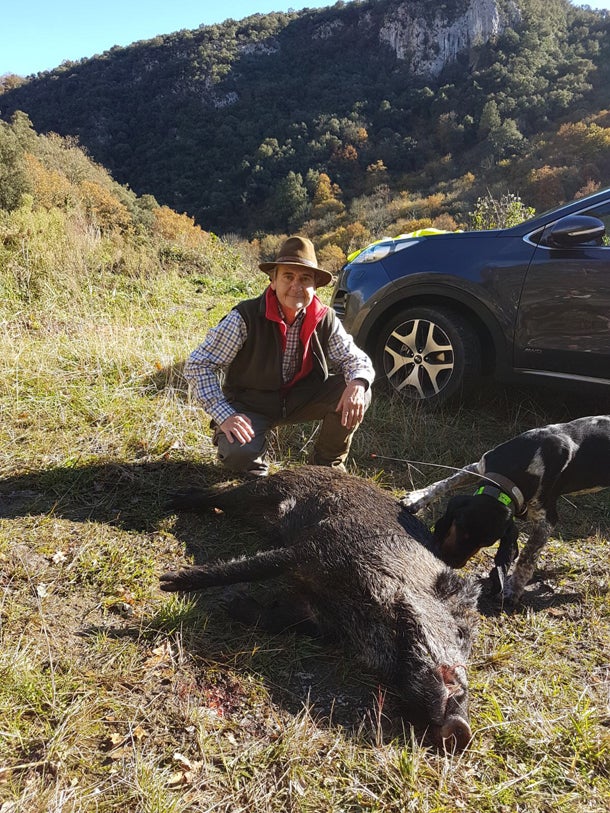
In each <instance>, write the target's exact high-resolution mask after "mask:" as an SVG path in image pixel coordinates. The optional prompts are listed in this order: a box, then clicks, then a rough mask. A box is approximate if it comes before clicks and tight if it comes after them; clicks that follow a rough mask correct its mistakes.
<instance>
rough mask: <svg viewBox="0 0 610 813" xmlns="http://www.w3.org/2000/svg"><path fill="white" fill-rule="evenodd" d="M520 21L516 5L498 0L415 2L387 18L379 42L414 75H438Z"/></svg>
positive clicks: (395, 9)
mask: <svg viewBox="0 0 610 813" xmlns="http://www.w3.org/2000/svg"><path fill="white" fill-rule="evenodd" d="M452 7H453V10H452ZM519 19H520V12H519V9H518V7H517V6H516V5H515V4H514V3H509V4H508V5H507V4H506V3H504V4H502V5H501V4H500V3H499V2H498V0H465V2H463V3H453V4H450V3H445V4H439V5H436V4H434V5H433V4H427V3H422V2H413V0H411V2H404V3H401V4H400V5H398V6H397V7H395V8H394V9H392V11H391V12H389V13H388V14H387V15H386V16H385V19H384V21H383V23H382V25H381V27H380V29H379V40H380V42H382V43H385V44H386V45H389V46H390V48H392V50H393V51H394V52H395V54H396V56H397V58H398V59H401V60H405V61H407V62H408V63H409V67H410V68H411V70H412V72H413V73H414V74H416V75H419V76H438V75H439V74H440V72H441V71H442V70H443V68H444V67H445V66H446V65H448V64H450V63H451V62H453V61H455V59H456V57H457V56H458V54H460V53H463V52H464V51H468V50H469V49H470V48H473V47H474V46H476V45H481V44H483V43H484V42H487V41H488V40H490V39H492V38H493V37H496V36H498V35H499V34H501V33H502V32H503V31H504V30H505V29H506V28H507V27H508V26H513V25H514V24H515V23H516V22H518V20H519Z"/></svg>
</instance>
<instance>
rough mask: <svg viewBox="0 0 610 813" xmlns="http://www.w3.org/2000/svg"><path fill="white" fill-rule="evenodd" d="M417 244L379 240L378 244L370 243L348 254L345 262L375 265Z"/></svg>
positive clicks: (410, 241)
mask: <svg viewBox="0 0 610 813" xmlns="http://www.w3.org/2000/svg"><path fill="white" fill-rule="evenodd" d="M417 243H419V240H380V241H379V242H378V243H371V245H370V246H367V247H366V248H363V249H362V251H355V252H354V253H353V254H350V256H349V257H348V258H347V260H348V262H350V263H352V262H354V260H357V261H358V262H359V263H376V262H377V261H378V260H383V259H384V258H385V257H388V256H389V255H390V254H396V253H397V252H398V251H402V250H403V249H405V248H409V246H414V245H416V244H417Z"/></svg>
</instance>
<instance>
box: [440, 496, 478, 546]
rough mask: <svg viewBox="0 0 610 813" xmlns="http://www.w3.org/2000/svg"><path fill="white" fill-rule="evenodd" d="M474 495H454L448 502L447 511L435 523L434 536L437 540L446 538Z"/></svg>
mask: <svg viewBox="0 0 610 813" xmlns="http://www.w3.org/2000/svg"><path fill="white" fill-rule="evenodd" d="M471 499H472V497H467V496H464V495H458V496H457V497H452V498H451V499H450V500H449V502H448V503H447V507H446V509H445V513H444V514H443V516H442V517H440V518H439V519H438V521H437V522H436V523H435V524H434V537H435V539H437V540H440V539H444V538H445V537H446V535H447V533H448V532H449V529H450V528H451V526H452V524H453V523H454V522H455V520H456V519H458V518H459V516H460V515H461V513H462V512H463V510H464V509H465V508H466V507H467V506H468V504H469V503H470V501H471Z"/></svg>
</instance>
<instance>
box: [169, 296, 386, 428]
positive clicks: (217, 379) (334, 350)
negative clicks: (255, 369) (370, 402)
mask: <svg viewBox="0 0 610 813" xmlns="http://www.w3.org/2000/svg"><path fill="white" fill-rule="evenodd" d="M304 313H305V311H303V315H304ZM299 317H300V319H301V320H302V318H303V316H301V314H299V316H298V317H297V321H299ZM247 337H248V331H247V328H246V323H245V322H244V320H243V319H242V317H241V316H240V314H239V312H238V311H236V310H232V311H230V312H229V313H228V314H227V316H225V318H224V319H223V320H222V321H221V322H220V323H219V324H218V325H216V327H213V328H210V330H208V332H207V334H206V337H205V340H204V341H203V343H202V344H200V345H199V347H197V348H196V349H195V350H194V351H193V352H192V353H191V355H190V356H189V357H188V359H187V361H186V364H185V366H184V375H185V377H186V379H187V380H188V382H189V383H190V385H191V387H192V390H193V394H194V396H195V398H196V399H197V400H198V401H199V402H200V403H201V405H202V406H203V408H204V409H205V411H206V412H207V413H208V415H209V416H210V417H211V418H212V420H213V421H215V423H217V424H218V425H220V424H221V423H223V422H224V421H226V420H227V418H230V417H231V415H235V414H236V410H235V409H233V407H232V406H231V404H230V403H229V402H228V401H227V399H226V398H225V396H224V394H223V392H222V388H221V380H222V375H223V373H224V371H225V370H226V369H227V368H228V367H229V365H230V364H231V362H232V361H233V359H234V358H235V356H236V355H237V354H238V353H239V351H240V350H241V348H242V346H243V344H244V342H245V341H246V339H247ZM299 356H300V347H299V331H298V330H296V331H292V332H291V331H290V328H289V329H288V335H287V337H286V352H285V353H284V358H283V360H282V377H283V379H284V381H290V380H291V379H292V378H293V377H294V375H295V372H296V370H297V369H298V367H299V364H300V362H301V359H300V357H299ZM327 363H328V368H329V371H330V372H332V373H342V374H343V377H344V378H345V382H346V383H347V382H349V381H352V380H353V379H354V378H362V379H363V380H364V381H366V382H367V383H368V385H369V386H371V384H372V383H373V380H374V378H375V372H374V370H373V365H372V364H371V360H370V359H369V357H368V356H367V355H366V353H364V352H363V351H362V350H360V348H359V347H358V346H357V345H356V344H355V343H354V340H353V339H352V337H351V336H350V335H349V334H348V333H346V332H345V328H344V327H343V325H342V324H341V322H340V321H339V320H338V319H337V320H335V327H334V330H333V332H332V334H331V336H330V340H329V343H328V359H327Z"/></svg>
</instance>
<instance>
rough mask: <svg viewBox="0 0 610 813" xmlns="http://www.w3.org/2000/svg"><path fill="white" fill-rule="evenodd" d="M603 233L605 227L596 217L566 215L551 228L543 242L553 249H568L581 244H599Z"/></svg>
mask: <svg viewBox="0 0 610 813" xmlns="http://www.w3.org/2000/svg"><path fill="white" fill-rule="evenodd" d="M605 233H606V227H605V225H604V224H603V222H602V221H601V220H599V219H598V218H597V217H591V216H590V215H568V216H567V217H562V218H561V220H558V221H557V222H556V223H554V224H553V225H552V226H551V228H550V229H549V231H548V232H547V235H546V239H545V241H544V242H546V244H547V245H548V246H552V247H553V248H570V247H571V246H579V245H582V244H583V243H599V244H601V239H602V237H603V236H604V234H605Z"/></svg>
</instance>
